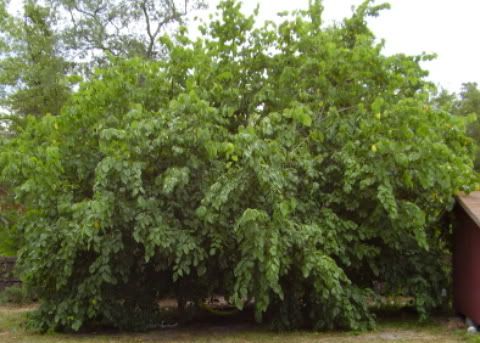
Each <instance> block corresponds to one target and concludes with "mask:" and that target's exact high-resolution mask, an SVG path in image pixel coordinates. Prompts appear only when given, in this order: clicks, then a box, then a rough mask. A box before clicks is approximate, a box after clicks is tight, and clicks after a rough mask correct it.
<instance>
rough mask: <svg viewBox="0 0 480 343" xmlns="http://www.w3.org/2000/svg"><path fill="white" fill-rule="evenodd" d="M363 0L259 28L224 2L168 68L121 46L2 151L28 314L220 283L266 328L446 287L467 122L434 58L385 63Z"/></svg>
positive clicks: (132, 316)
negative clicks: (437, 84) (440, 79)
mask: <svg viewBox="0 0 480 343" xmlns="http://www.w3.org/2000/svg"><path fill="white" fill-rule="evenodd" d="M384 7H385V6H372V5H371V3H370V1H366V2H365V3H363V4H362V5H361V6H360V7H359V8H358V9H357V10H356V11H355V12H354V13H353V15H352V16H351V17H350V18H348V19H346V20H345V21H344V22H343V23H342V24H341V25H336V26H329V27H325V26H324V25H323V24H322V20H321V18H322V17H321V14H322V6H321V3H320V1H315V2H313V3H312V5H311V6H310V8H309V10H308V11H304V12H298V13H296V14H295V15H294V16H293V17H292V18H290V19H288V18H287V19H285V20H284V21H283V22H282V23H281V24H279V25H278V26H277V25H274V24H272V23H270V24H266V25H265V26H263V27H260V28H259V27H257V26H255V25H254V24H255V18H254V17H247V16H244V15H242V14H241V12H240V4H239V3H238V2H235V1H233V0H228V1H224V2H222V3H221V4H220V6H219V12H220V15H219V16H218V17H216V18H215V19H213V20H212V21H211V22H210V23H209V24H208V25H207V26H205V27H203V28H202V29H201V31H202V32H203V36H202V37H201V38H199V39H197V40H195V41H191V40H190V39H189V38H188V36H187V34H186V32H185V30H180V32H179V34H178V36H177V37H176V38H175V39H174V40H171V39H168V38H166V37H163V38H162V43H163V44H165V46H166V47H167V50H168V53H167V58H166V59H165V60H164V61H145V60H144V59H140V58H137V59H131V60H125V59H114V60H112V62H111V66H110V67H108V68H105V69H99V70H97V72H96V74H95V76H94V77H93V78H92V80H90V81H89V82H85V83H83V84H82V85H81V88H80V90H79V92H78V93H77V94H75V95H74V96H73V98H72V99H71V101H70V102H69V104H68V105H67V106H66V107H65V108H64V109H63V111H62V113H61V115H59V116H57V117H54V116H45V117H42V118H39V119H37V118H33V117H30V118H29V119H28V124H27V125H26V127H25V129H24V130H23V131H22V132H21V134H20V135H19V136H18V137H16V138H15V139H14V140H11V141H9V142H8V144H7V145H6V146H4V149H3V151H2V152H1V153H0V170H1V177H2V179H1V180H2V181H3V182H8V184H9V186H10V187H12V189H14V190H15V199H16V201H18V204H20V205H22V206H23V208H24V211H25V213H24V215H23V216H22V220H21V222H20V223H19V227H20V228H21V229H22V230H23V232H24V234H25V246H24V247H23V249H22V252H21V254H20V269H21V270H22V272H23V279H24V281H25V282H26V284H27V285H28V286H29V287H32V288H33V289H35V291H36V293H37V294H38V296H39V298H40V300H41V302H42V304H41V306H40V308H39V310H38V313H37V316H36V317H35V318H33V323H34V324H35V325H37V327H39V328H41V329H43V330H47V329H74V330H78V329H79V328H81V327H82V326H85V325H88V324H92V323H103V324H108V325H113V326H116V327H120V328H130V329H132V328H137V329H138V328H145V327H150V326H151V325H155V323H156V321H157V320H158V316H157V314H158V305H157V301H158V299H159V298H161V297H166V296H175V297H176V298H177V300H178V303H179V306H180V308H183V307H184V306H185V304H187V303H189V302H190V303H193V304H197V303H198V302H201V301H202V300H203V299H205V298H206V297H208V296H211V295H212V294H223V295H224V296H225V297H226V298H227V299H228V300H229V301H231V302H232V303H233V304H235V306H237V307H238V308H240V309H241V308H243V307H244V306H250V305H251V306H253V308H254V312H255V316H256V318H257V320H259V321H268V322H271V323H273V324H275V326H276V327H279V328H286V329H293V328H306V327H307V328H313V329H324V328H332V327H343V328H352V329H358V328H364V327H369V326H370V325H372V324H373V319H374V318H373V316H372V314H371V312H370V309H369V307H368V304H369V302H370V301H371V300H372V299H373V298H374V297H375V295H376V293H375V288H374V285H375V284H378V283H381V284H383V285H384V287H383V291H384V292H386V293H387V294H395V295H403V296H411V297H413V299H414V300H415V304H416V307H417V309H418V310H419V311H420V313H421V314H422V315H426V314H427V313H428V310H429V309H431V308H434V307H435V306H438V305H439V304H441V303H442V302H445V301H446V299H445V297H443V294H444V291H445V287H448V284H449V267H448V262H447V261H448V256H449V251H448V233H449V228H448V227H446V226H445V223H444V221H442V218H443V215H444V213H445V212H446V211H448V210H449V209H451V206H452V204H453V201H454V195H455V193H456V192H458V191H460V190H463V191H469V190H472V189H473V188H474V187H475V186H476V185H475V182H476V180H477V176H476V174H474V172H473V170H472V164H473V163H472V157H473V153H472V148H473V143H472V140H471V139H469V138H467V136H466V135H465V128H466V121H465V118H464V117H459V116H453V115H451V114H450V113H448V112H447V111H444V110H442V109H437V108H435V107H432V106H430V103H429V99H428V91H429V89H430V88H429V86H428V84H427V83H426V82H425V81H424V76H425V75H426V72H425V71H424V70H422V69H421V67H420V66H419V61H421V60H422V59H423V58H426V57H421V56H420V57H412V56H405V55H394V56H385V55H384V54H383V53H382V45H381V44H378V43H377V42H376V40H375V37H374V35H373V34H372V33H371V31H370V30H369V29H368V26H367V24H366V21H367V17H368V16H375V15H377V14H378V12H379V11H380V10H381V9H382V8H384Z"/></svg>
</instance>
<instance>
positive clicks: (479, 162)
mask: <svg viewBox="0 0 480 343" xmlns="http://www.w3.org/2000/svg"><path fill="white" fill-rule="evenodd" d="M432 100H433V104H434V106H436V107H437V108H441V109H443V110H446V111H449V112H451V113H453V114H455V115H458V116H462V117H465V116H470V117H471V119H469V120H470V123H469V125H468V128H467V133H468V135H469V136H470V137H472V138H473V140H474V142H475V143H476V146H477V149H476V150H477V153H476V156H475V170H477V171H479V170H480V149H479V143H480V89H478V85H477V84H476V83H475V82H467V83H464V84H463V85H462V90H461V91H460V94H458V95H457V94H455V93H449V92H447V91H445V90H443V91H442V92H440V93H439V94H436V95H435V96H434V97H433V99H432ZM474 118H475V119H474Z"/></svg>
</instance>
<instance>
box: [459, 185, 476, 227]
mask: <svg viewBox="0 0 480 343" xmlns="http://www.w3.org/2000/svg"><path fill="white" fill-rule="evenodd" d="M457 200H458V203H459V204H460V205H461V206H462V207H463V209H464V210H465V212H467V214H468V215H469V216H470V218H472V220H473V221H474V222H475V224H477V225H478V226H479V227H480V192H472V193H470V194H459V195H458V196H457Z"/></svg>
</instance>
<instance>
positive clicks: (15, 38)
mask: <svg viewBox="0 0 480 343" xmlns="http://www.w3.org/2000/svg"><path fill="white" fill-rule="evenodd" d="M4 14H5V16H4V17H3V20H2V21H1V22H0V32H1V33H2V36H3V38H4V42H5V44H3V46H0V49H1V50H0V53H1V55H2V59H1V60H0V67H1V68H0V84H1V85H2V86H3V87H4V88H5V87H6V92H5V93H4V94H3V97H2V104H3V105H4V106H6V107H7V108H8V109H9V110H10V112H11V113H15V114H17V115H20V116H24V115H27V114H32V115H36V116H40V115H45V114H46V113H51V114H54V115H57V114H58V113H59V112H60V109H61V107H62V105H63V104H64V103H65V101H66V99H67V98H68V96H69V93H70V90H69V87H68V83H67V81H66V78H65V76H66V73H67V69H68V64H67V63H66V61H65V60H64V59H63V58H62V57H60V56H59V52H58V36H57V35H56V34H55V32H53V30H52V23H51V16H50V10H49V9H48V8H46V7H41V6H39V5H37V4H36V3H35V1H27V2H25V4H24V18H23V20H20V19H19V18H15V17H12V16H9V15H8V13H4Z"/></svg>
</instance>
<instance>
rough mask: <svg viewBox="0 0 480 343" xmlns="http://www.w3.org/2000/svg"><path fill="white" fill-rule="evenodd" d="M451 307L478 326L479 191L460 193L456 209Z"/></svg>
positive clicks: (479, 310) (479, 298)
mask: <svg viewBox="0 0 480 343" xmlns="http://www.w3.org/2000/svg"><path fill="white" fill-rule="evenodd" d="M455 218H456V222H455V229H454V242H453V243H454V245H453V289H454V299H453V305H454V308H455V311H456V312H457V313H458V314H460V315H463V316H465V317H467V318H470V319H471V320H472V321H473V322H474V323H475V324H476V325H478V324H480V192H472V193H470V194H468V195H465V194H460V195H458V197H457V205H456V207H455Z"/></svg>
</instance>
